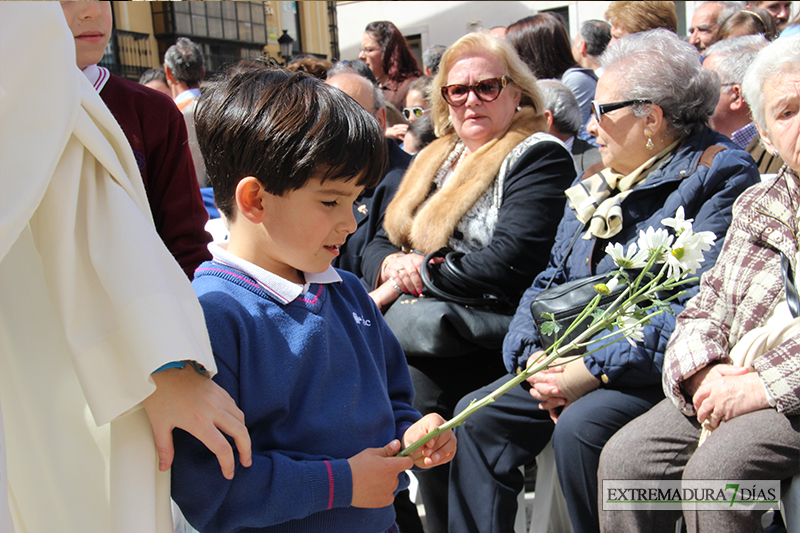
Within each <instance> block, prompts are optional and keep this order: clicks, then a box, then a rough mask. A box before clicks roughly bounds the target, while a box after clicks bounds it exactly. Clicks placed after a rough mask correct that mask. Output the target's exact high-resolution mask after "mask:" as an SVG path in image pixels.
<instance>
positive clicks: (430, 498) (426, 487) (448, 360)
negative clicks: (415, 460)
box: [408, 352, 506, 533]
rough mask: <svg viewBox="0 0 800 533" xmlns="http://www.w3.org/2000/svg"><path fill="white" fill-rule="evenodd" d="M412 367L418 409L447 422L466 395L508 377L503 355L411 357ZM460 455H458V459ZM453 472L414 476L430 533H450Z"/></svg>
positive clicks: (431, 471) (423, 472) (424, 472)
mask: <svg viewBox="0 0 800 533" xmlns="http://www.w3.org/2000/svg"><path fill="white" fill-rule="evenodd" d="M408 365H409V370H410V371H411V380H412V381H413V383H414V393H415V396H414V407H415V408H416V409H417V410H419V411H420V412H421V413H422V414H423V415H426V414H429V413H438V414H440V415H441V416H442V417H444V419H445V420H449V419H450V418H452V417H453V413H454V412H457V411H455V407H456V404H457V403H458V401H459V400H460V399H461V398H462V397H463V396H464V395H465V394H467V393H468V392H470V391H473V390H475V389H476V388H478V387H480V386H481V385H483V384H485V383H486V382H487V381H491V380H494V379H496V378H498V377H500V376H502V375H505V374H506V370H505V367H504V366H503V363H502V356H501V354H500V353H499V352H497V353H485V352H483V353H479V354H473V355H467V356H461V357H441V358H439V357H409V358H408ZM459 448H460V445H459ZM459 453H460V451H457V452H456V455H458V454H459ZM449 470H450V465H449V464H445V465H441V466H437V467H436V468H431V469H429V470H418V471H415V472H414V475H415V476H416V477H417V480H418V481H419V492H420V495H421V496H422V503H423V505H424V506H425V522H426V525H427V528H428V532H429V533H444V532H446V531H447V506H448V503H447V501H448V496H447V494H448V485H449V478H450V474H449Z"/></svg>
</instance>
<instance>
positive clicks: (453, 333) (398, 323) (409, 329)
mask: <svg viewBox="0 0 800 533" xmlns="http://www.w3.org/2000/svg"><path fill="white" fill-rule="evenodd" d="M461 255H463V254H460V253H458V252H452V251H450V250H449V249H447V248H443V249H441V250H437V251H436V252H434V253H432V254H429V255H428V256H426V257H425V260H424V262H423V264H422V268H421V269H420V275H421V277H422V282H423V284H424V285H425V291H423V294H422V296H419V297H417V296H413V295H410V294H403V295H401V296H400V298H398V299H397V301H395V302H394V304H392V306H391V307H390V308H389V310H388V311H386V313H385V315H384V318H385V319H386V322H387V323H388V324H389V327H390V328H391V330H392V332H393V333H394V334H395V336H396V337H397V339H398V340H399V341H400V345H401V346H402V347H403V352H404V353H405V354H406V356H407V357H458V356H462V355H467V354H471V353H474V352H478V351H487V350H500V349H501V348H502V346H503V339H504V338H505V335H506V332H507V331H508V326H509V324H510V323H511V313H512V312H513V306H512V305H511V304H510V303H509V302H508V298H506V296H505V295H504V294H503V292H502V291H501V290H500V289H498V288H497V287H494V286H492V285H488V284H486V283H483V282H481V281H479V280H476V279H474V278H471V277H469V276H467V275H466V274H465V273H464V272H463V271H462V270H461V269H460V268H459V266H458V264H457V260H458V259H459V258H460V256H461ZM434 257H443V258H444V265H443V266H442V268H445V269H447V271H448V272H450V273H451V274H453V276H454V277H455V278H456V279H458V280H459V282H461V283H463V284H464V286H465V287H467V288H469V292H471V293H472V294H475V296H470V297H465V296H462V295H456V294H451V293H449V292H447V291H445V290H443V289H442V288H441V287H438V286H436V283H435V281H434V279H433V278H432V274H431V268H430V261H431V259H433V258H434Z"/></svg>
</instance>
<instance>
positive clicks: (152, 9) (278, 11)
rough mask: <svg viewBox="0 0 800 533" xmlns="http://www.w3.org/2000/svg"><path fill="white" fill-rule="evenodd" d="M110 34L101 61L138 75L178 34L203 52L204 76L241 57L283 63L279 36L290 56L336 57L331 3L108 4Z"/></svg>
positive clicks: (121, 72)
mask: <svg viewBox="0 0 800 533" xmlns="http://www.w3.org/2000/svg"><path fill="white" fill-rule="evenodd" d="M112 5H113V14H114V34H113V36H112V38H111V41H110V42H109V45H108V48H107V49H106V55H105V57H104V58H103V61H102V64H103V65H104V66H106V67H108V68H109V70H111V71H112V72H114V73H115V74H118V75H120V76H123V77H126V78H129V79H134V80H136V79H138V78H139V76H140V75H141V73H142V72H144V71H145V70H147V69H149V68H153V67H157V66H159V65H161V63H162V61H163V58H164V53H165V52H166V51H167V49H168V48H169V47H170V46H171V45H172V44H174V43H175V41H177V39H178V38H179V37H188V38H189V39H191V40H192V41H194V42H195V43H197V44H198V45H199V46H201V48H202V50H203V54H204V55H205V58H206V71H207V75H213V74H214V73H215V72H217V71H219V69H220V68H222V67H223V66H224V65H226V64H229V63H233V62H235V61H238V60H240V59H248V58H256V57H260V56H266V57H271V58H273V59H275V60H277V61H278V62H279V63H286V61H287V59H288V58H285V57H283V56H282V55H281V53H280V45H279V43H278V39H279V38H280V37H281V36H282V35H283V34H284V32H285V33H286V34H287V35H288V36H290V37H291V38H292V39H293V42H292V54H290V57H291V56H292V55H298V54H312V55H315V56H318V57H322V58H326V59H333V58H337V57H338V54H339V51H338V40H337V32H336V24H335V21H336V3H335V2H283V1H262V2H234V1H224V2H218V1H199V0H198V1H191V2H189V1H178V2H112Z"/></svg>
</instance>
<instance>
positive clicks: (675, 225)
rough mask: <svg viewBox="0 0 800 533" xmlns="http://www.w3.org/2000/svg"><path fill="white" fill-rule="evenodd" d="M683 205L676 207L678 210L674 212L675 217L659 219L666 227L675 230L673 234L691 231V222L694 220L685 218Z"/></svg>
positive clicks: (678, 234) (679, 234)
mask: <svg viewBox="0 0 800 533" xmlns="http://www.w3.org/2000/svg"><path fill="white" fill-rule="evenodd" d="M683 217H684V211H683V206H680V207H679V208H678V211H677V212H676V213H675V217H674V218H671V217H668V218H665V219H663V220H662V221H661V223H662V224H664V225H665V226H667V227H668V228H672V229H673V230H675V235H677V236H679V237H680V236H681V235H683V234H684V233H689V234H691V233H692V222H693V221H694V219H693V218H689V219H685V218H683Z"/></svg>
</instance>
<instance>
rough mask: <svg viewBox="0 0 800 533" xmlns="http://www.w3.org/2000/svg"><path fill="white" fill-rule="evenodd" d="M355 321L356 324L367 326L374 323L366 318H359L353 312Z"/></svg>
mask: <svg viewBox="0 0 800 533" xmlns="http://www.w3.org/2000/svg"><path fill="white" fill-rule="evenodd" d="M353 320H355V321H356V324H363V325H365V326H371V325H372V322H371V321H370V320H366V319H365V318H363V317H360V316H358V315H357V314H356V312H355V311H353Z"/></svg>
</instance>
